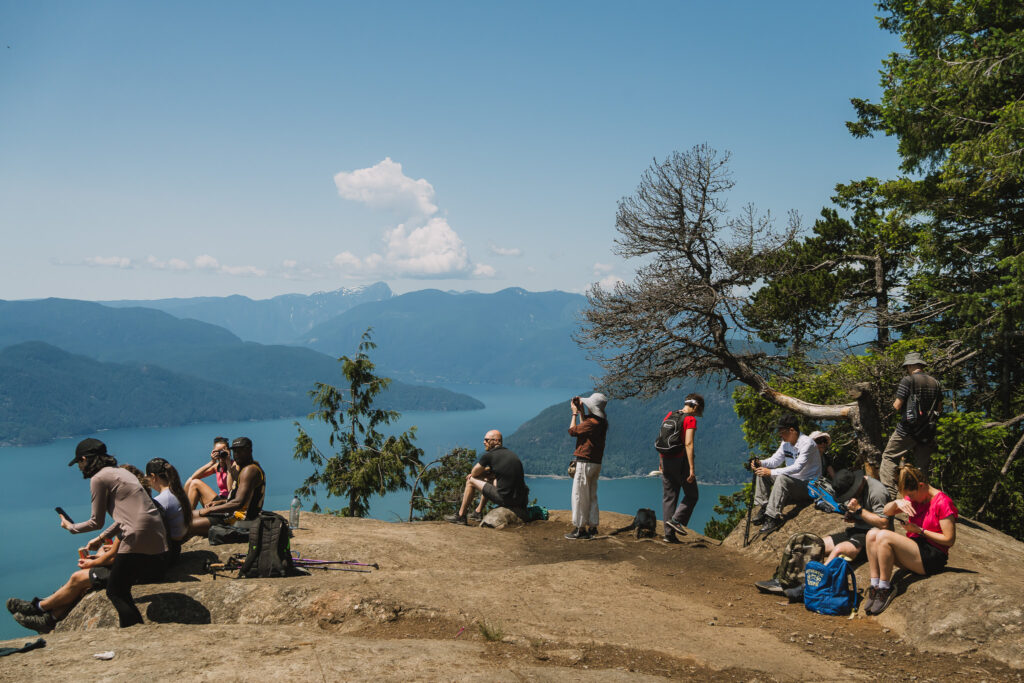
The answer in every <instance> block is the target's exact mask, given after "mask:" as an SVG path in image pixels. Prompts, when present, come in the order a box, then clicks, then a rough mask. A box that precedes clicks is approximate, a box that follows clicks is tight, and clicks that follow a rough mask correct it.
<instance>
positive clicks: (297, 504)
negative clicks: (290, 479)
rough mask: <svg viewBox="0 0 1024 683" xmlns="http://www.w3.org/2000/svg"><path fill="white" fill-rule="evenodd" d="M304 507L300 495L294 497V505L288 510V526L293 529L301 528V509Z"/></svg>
mask: <svg viewBox="0 0 1024 683" xmlns="http://www.w3.org/2000/svg"><path fill="white" fill-rule="evenodd" d="M301 508H302V501H301V500H299V497H298V496H295V497H294V498H292V506H291V509H290V510H289V511H288V526H290V527H291V528H293V529H298V528H299V510H300V509H301Z"/></svg>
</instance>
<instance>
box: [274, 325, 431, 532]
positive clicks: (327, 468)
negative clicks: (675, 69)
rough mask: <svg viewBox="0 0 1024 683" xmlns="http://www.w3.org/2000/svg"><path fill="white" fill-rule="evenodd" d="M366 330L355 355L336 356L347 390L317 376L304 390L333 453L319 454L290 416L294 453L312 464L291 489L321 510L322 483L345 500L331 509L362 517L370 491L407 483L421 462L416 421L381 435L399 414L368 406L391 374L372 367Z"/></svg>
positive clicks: (393, 488)
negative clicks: (328, 431)
mask: <svg viewBox="0 0 1024 683" xmlns="http://www.w3.org/2000/svg"><path fill="white" fill-rule="evenodd" d="M371 332H372V329H367V330H366V332H364V333H363V337H362V340H361V341H360V342H359V353H358V355H357V356H356V357H355V359H354V360H353V359H351V358H349V357H348V356H342V357H341V358H339V359H338V362H340V363H341V364H342V367H341V371H342V374H343V375H344V376H345V379H346V380H347V381H348V389H347V391H346V390H344V389H339V388H337V387H334V386H331V385H330V384H323V383H321V382H317V383H316V385H315V388H314V389H313V390H312V391H310V392H309V395H310V396H312V397H313V403H314V404H315V405H316V406H317V407H318V408H317V410H315V411H314V412H312V413H310V414H309V415H308V416H307V417H308V419H310V420H319V421H320V422H323V423H325V424H328V425H330V427H331V434H330V436H329V437H328V444H329V445H330V448H331V449H335V453H334V454H333V455H329V456H327V455H324V453H323V452H322V451H321V450H320V449H319V448H318V447H317V446H316V444H315V443H314V442H313V437H311V436H310V435H309V434H308V433H307V432H306V430H304V429H303V428H302V425H300V424H299V423H298V422H295V427H296V429H298V434H297V435H296V437H295V450H294V456H295V459H296V460H309V461H310V462H312V463H313V467H314V469H313V474H311V475H310V476H309V477H307V478H306V480H305V481H304V482H303V483H302V486H300V487H299V488H297V489H296V490H295V495H297V496H300V497H302V498H313V499H314V503H313V507H312V510H313V512H318V511H319V510H320V505H319V504H318V503H317V502H316V500H315V499H316V493H317V487H319V486H321V485H322V486H323V487H324V488H325V489H326V490H327V495H329V496H335V497H338V498H346V499H347V500H348V505H346V506H345V507H343V508H342V509H341V510H331V512H333V513H335V514H339V515H341V516H342V517H365V516H366V514H367V513H368V512H369V510H370V497H371V496H372V495H374V494H378V495H383V494H385V493H388V492H390V491H397V490H399V489H404V488H408V486H409V485H408V480H407V477H408V475H410V474H413V475H414V474H415V473H416V472H417V471H419V468H420V458H421V457H422V455H423V451H422V450H421V449H419V448H417V447H416V446H414V445H413V441H414V440H415V439H416V428H415V427H413V428H412V429H410V430H409V431H407V432H402V434H400V435H398V436H385V435H384V434H382V433H381V432H379V431H378V428H379V427H381V426H382V425H388V424H390V423H392V422H394V421H395V420H397V419H398V418H399V417H400V414H399V413H398V412H397V411H394V410H380V409H377V408H374V407H373V401H374V399H375V398H376V396H377V394H379V393H380V392H382V391H384V390H385V389H387V387H388V385H389V384H390V383H391V380H389V379H388V378H386V377H377V376H376V375H375V374H374V372H373V371H374V364H373V363H372V362H371V361H370V358H369V356H368V355H367V353H368V352H369V351H371V350H372V349H375V348H376V347H377V345H376V344H374V343H373V341H371V337H372V335H371ZM346 420H347V422H346Z"/></svg>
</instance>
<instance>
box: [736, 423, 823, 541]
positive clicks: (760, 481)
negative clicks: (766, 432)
mask: <svg viewBox="0 0 1024 683" xmlns="http://www.w3.org/2000/svg"><path fill="white" fill-rule="evenodd" d="M778 430H779V438H780V439H782V443H780V444H779V449H778V450H777V451H775V453H774V454H773V455H772V457H770V458H768V459H767V460H755V461H754V465H755V469H754V473H755V474H757V480H756V483H755V485H754V505H755V506H764V507H762V508H761V511H760V512H759V513H758V515H757V518H756V519H754V520H751V521H753V522H754V523H755V524H761V523H763V524H764V526H762V527H761V533H762V534H770V533H771V532H773V531H775V530H776V529H778V528H779V527H781V526H782V508H783V507H785V506H786V505H787V504H788V503H799V502H803V501H810V499H811V497H810V494H808V492H807V482H809V481H814V480H816V479H818V478H819V477H821V454H820V453H819V452H818V445H817V444H816V443H814V441H813V440H812V439H811V438H810V437H809V436H806V435H804V434H801V433H800V421H799V420H797V417H796V415H793V414H792V413H788V414H786V415H783V416H782V417H781V418H780V419H779V424H778ZM769 487H770V488H771V492H769Z"/></svg>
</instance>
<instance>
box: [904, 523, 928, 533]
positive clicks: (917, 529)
mask: <svg viewBox="0 0 1024 683" xmlns="http://www.w3.org/2000/svg"><path fill="white" fill-rule="evenodd" d="M903 528H904V530H906V531H908V532H910V533H912V534H920V533H923V532H924V529H922V528H921V527H919V526H918V525H916V524H914V523H913V522H911V521H909V520H908V521H906V522H903Z"/></svg>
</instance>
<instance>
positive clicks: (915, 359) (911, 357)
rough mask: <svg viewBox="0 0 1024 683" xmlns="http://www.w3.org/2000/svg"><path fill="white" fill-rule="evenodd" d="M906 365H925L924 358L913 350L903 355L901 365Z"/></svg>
mask: <svg viewBox="0 0 1024 683" xmlns="http://www.w3.org/2000/svg"><path fill="white" fill-rule="evenodd" d="M908 365H927V363H925V362H924V358H922V357H921V354H920V353H918V352H917V351H913V352H911V353H908V354H907V355H906V356H904V357H903V367H907V366H908Z"/></svg>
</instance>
